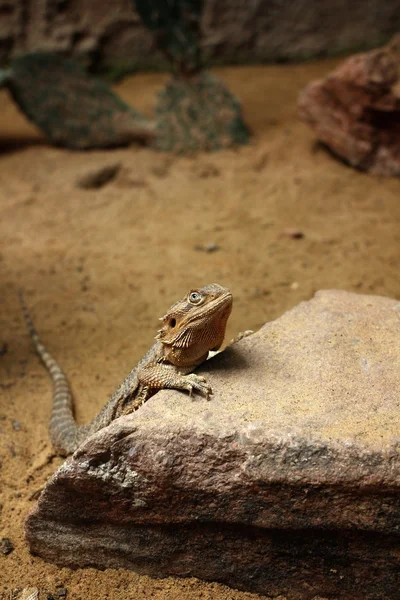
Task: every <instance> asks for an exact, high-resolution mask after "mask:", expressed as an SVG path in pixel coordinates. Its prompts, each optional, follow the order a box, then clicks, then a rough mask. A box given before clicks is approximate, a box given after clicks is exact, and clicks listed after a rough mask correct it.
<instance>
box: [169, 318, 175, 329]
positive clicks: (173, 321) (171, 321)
mask: <svg viewBox="0 0 400 600" xmlns="http://www.w3.org/2000/svg"><path fill="white" fill-rule="evenodd" d="M175 325H176V319H174V318H172V319H170V320H169V326H170V327H175Z"/></svg>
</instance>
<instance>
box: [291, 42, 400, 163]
mask: <svg viewBox="0 0 400 600" xmlns="http://www.w3.org/2000/svg"><path fill="white" fill-rule="evenodd" d="M299 108H300V115H301V116H302V118H303V119H304V120H305V121H306V122H307V123H308V124H309V125H311V127H312V128H313V129H314V130H315V132H316V134H317V137H318V139H319V140H321V141H322V142H324V143H325V144H326V145H327V146H328V147H329V148H330V149H331V150H332V151H333V152H335V153H336V154H338V155H339V156H340V157H341V158H343V159H344V160H346V161H347V162H348V163H350V164H351V165H352V166H354V167H358V168H360V169H363V170H366V171H370V172H372V173H375V174H377V175H400V35H399V36H396V37H395V38H394V39H393V40H392V42H391V43H390V44H388V45H387V46H386V47H384V48H381V49H379V50H375V51H372V52H369V53H364V54H358V55H356V56H353V57H351V58H349V59H348V60H346V61H345V62H344V63H343V64H342V65H341V66H339V67H338V68H337V69H336V70H335V71H334V72H333V73H331V74H330V75H328V76H327V77H326V78H325V79H321V80H318V81H314V82H313V83H311V84H310V85H308V86H307V87H306V88H305V90H304V91H303V92H302V94H301V96H300V99H299Z"/></svg>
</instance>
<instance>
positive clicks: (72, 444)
mask: <svg viewBox="0 0 400 600" xmlns="http://www.w3.org/2000/svg"><path fill="white" fill-rule="evenodd" d="M19 300H20V302H21V306H22V310H23V313H24V317H25V321H26V323H27V326H28V329H29V333H30V335H31V337H32V339H33V341H34V343H35V347H36V351H37V353H38V354H39V356H40V358H41V360H42V362H43V364H44V366H45V367H46V369H47V371H48V372H49V374H50V377H51V379H52V381H53V407H52V411H51V418H50V437H51V442H52V444H53V446H54V448H55V450H56V451H57V452H58V453H59V454H61V455H64V456H65V455H67V454H71V453H72V452H73V451H74V450H75V449H76V447H77V433H78V427H77V425H76V423H75V419H74V415H73V411H72V404H73V403H72V394H71V389H70V386H69V383H68V380H67V378H66V376H65V375H64V373H63V371H62V369H61V367H60V366H59V364H58V363H57V361H56V360H55V359H54V358H53V357H52V356H51V354H50V353H49V352H48V351H47V349H46V347H45V346H44V344H43V343H42V342H41V340H40V338H39V335H38V332H37V331H36V328H35V326H34V324H33V321H32V318H31V316H30V314H29V311H28V309H27V306H26V304H25V301H24V298H23V296H22V294H21V293H20V294H19Z"/></svg>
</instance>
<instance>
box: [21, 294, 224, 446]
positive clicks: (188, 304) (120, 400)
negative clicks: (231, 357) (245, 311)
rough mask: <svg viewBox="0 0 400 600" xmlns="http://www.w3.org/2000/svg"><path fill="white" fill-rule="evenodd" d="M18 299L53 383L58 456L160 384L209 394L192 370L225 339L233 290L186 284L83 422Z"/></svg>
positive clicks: (52, 427) (53, 434)
mask: <svg viewBox="0 0 400 600" xmlns="http://www.w3.org/2000/svg"><path fill="white" fill-rule="evenodd" d="M20 302H21V305H22V310H23V313H24V317H25V320H26V323H27V326H28V329H29V333H30V335H31V337H32V339H33V342H34V345H35V348H36V352H37V353H38V355H39V357H40V359H41V360H42V362H43V364H44V366H45V368H46V369H47V371H48V373H49V375H50V377H51V379H52V382H53V405H52V412H51V418H50V438H51V442H52V444H53V447H54V449H55V451H56V452H57V454H60V455H61V456H67V455H68V454H72V453H73V452H74V451H75V450H76V449H77V448H78V447H79V446H80V445H81V444H82V443H83V442H84V441H86V439H87V438H89V437H90V436H91V435H92V434H94V433H96V432H97V431H99V430H100V429H102V428H103V427H106V426H107V425H109V424H110V423H111V422H112V421H113V420H114V419H117V418H118V417H120V416H122V415H126V414H129V413H131V412H134V411H135V410H137V409H138V408H139V407H140V406H142V404H144V403H145V402H146V401H147V400H148V399H149V398H150V397H151V396H153V395H154V394H155V393H156V392H157V391H158V390H160V389H165V388H173V389H178V390H187V391H188V392H189V395H192V393H193V392H197V393H199V394H201V395H203V396H205V397H206V398H207V399H209V397H210V395H212V389H211V386H210V385H209V384H208V382H207V380H206V379H205V378H204V377H202V376H200V375H196V374H195V373H193V372H192V371H193V370H194V369H195V368H196V367H197V366H198V365H200V364H201V363H202V362H203V361H205V360H206V359H207V357H208V355H209V352H210V351H216V350H218V349H219V348H220V347H221V345H222V343H223V340H224V336H225V328H226V323H227V321H228V318H229V315H230V313H231V310H232V294H231V292H230V291H229V290H228V289H226V288H224V287H222V286H220V285H218V284H215V283H214V284H210V285H206V286H204V287H202V288H198V289H191V290H190V291H189V292H188V293H187V294H186V295H185V296H184V297H183V298H182V299H181V300H178V302H175V304H173V305H172V306H171V307H170V308H169V309H168V310H167V312H166V313H165V315H164V316H163V317H161V319H160V320H161V321H162V326H161V329H159V331H158V333H157V335H156V337H155V343H154V344H153V345H152V346H151V348H150V349H149V350H148V351H147V352H146V354H145V355H144V356H143V358H142V359H141V360H140V361H139V362H138V363H137V365H136V366H135V367H134V368H133V369H132V370H131V371H130V373H129V374H128V375H127V377H126V378H125V379H124V380H123V382H122V383H121V384H120V386H119V387H118V388H117V389H116V390H115V392H114V393H113V395H112V396H111V398H110V399H109V400H108V402H107V403H106V404H105V406H104V407H103V409H102V410H101V411H100V412H99V413H98V414H97V416H96V417H95V418H94V419H93V420H92V421H91V422H90V423H89V424H85V425H77V423H76V421H75V419H74V413H73V400H72V393H71V388H70V385H69V383H68V379H67V377H66V375H65V374H64V372H63V370H62V369H61V367H60V365H59V364H58V363H57V361H56V360H55V359H54V358H53V356H52V355H51V354H50V352H49V351H48V350H47V348H46V347H45V345H44V344H43V343H42V341H41V339H40V337H39V334H38V332H37V330H36V328H35V325H34V323H33V320H32V318H31V315H30V313H29V311H28V308H27V306H26V304H25V301H24V299H23V297H22V294H20Z"/></svg>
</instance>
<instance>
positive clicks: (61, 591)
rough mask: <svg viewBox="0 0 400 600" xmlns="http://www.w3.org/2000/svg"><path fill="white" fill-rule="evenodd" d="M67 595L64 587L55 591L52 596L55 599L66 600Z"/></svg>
mask: <svg viewBox="0 0 400 600" xmlns="http://www.w3.org/2000/svg"><path fill="white" fill-rule="evenodd" d="M67 594H68V590H67V589H66V588H65V587H59V588H57V589H56V591H55V593H54V595H55V596H56V598H66V597H67Z"/></svg>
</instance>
